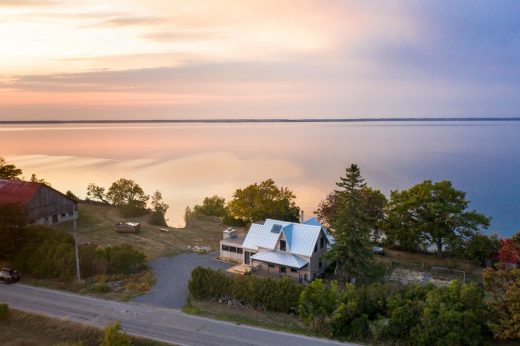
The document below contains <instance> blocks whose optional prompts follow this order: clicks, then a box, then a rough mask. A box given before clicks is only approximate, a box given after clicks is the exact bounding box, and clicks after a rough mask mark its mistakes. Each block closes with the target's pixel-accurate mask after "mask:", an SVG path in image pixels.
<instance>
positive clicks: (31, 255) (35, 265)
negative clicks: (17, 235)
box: [13, 226, 76, 281]
mask: <svg viewBox="0 0 520 346" xmlns="http://www.w3.org/2000/svg"><path fill="white" fill-rule="evenodd" d="M24 239H25V240H24V244H23V246H22V247H21V249H20V250H19V251H18V252H17V253H16V255H15V256H14V260H13V263H14V265H15V267H17V268H18V269H19V270H20V271H22V272H26V273H30V274H32V275H33V276H34V277H38V278H52V279H54V278H57V279H61V280H65V281H67V280H70V279H72V278H73V277H74V275H75V272H76V266H75V263H76V259H75V254H74V240H73V238H72V236H71V235H70V234H67V233H65V232H60V231H56V230H54V229H50V228H47V227H43V226H31V227H29V228H27V229H25V230H24Z"/></svg>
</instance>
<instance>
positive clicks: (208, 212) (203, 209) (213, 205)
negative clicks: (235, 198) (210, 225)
mask: <svg viewBox="0 0 520 346" xmlns="http://www.w3.org/2000/svg"><path fill="white" fill-rule="evenodd" d="M193 213H194V215H195V216H197V215H204V216H217V217H224V216H225V215H226V213H227V210H226V200H225V199H224V197H220V196H217V195H213V196H211V197H206V198H204V201H202V204H201V205H198V204H197V205H196V206H194V207H193Z"/></svg>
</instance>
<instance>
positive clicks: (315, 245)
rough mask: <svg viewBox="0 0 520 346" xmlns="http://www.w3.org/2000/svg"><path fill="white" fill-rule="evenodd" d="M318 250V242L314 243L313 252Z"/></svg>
mask: <svg viewBox="0 0 520 346" xmlns="http://www.w3.org/2000/svg"><path fill="white" fill-rule="evenodd" d="M316 251H318V243H316V244H314V252H316Z"/></svg>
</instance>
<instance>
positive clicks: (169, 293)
mask: <svg viewBox="0 0 520 346" xmlns="http://www.w3.org/2000/svg"><path fill="white" fill-rule="evenodd" d="M217 255H218V253H217V252H210V253H207V254H198V253H183V254H180V255H177V256H175V257H161V258H157V259H155V260H153V261H151V262H150V263H149V265H150V266H151V267H152V270H153V272H154V274H155V278H156V280H157V281H156V283H155V286H154V287H153V288H152V289H151V290H150V291H149V292H148V293H146V294H144V295H142V296H139V297H137V298H135V299H134V302H137V303H143V304H148V305H153V306H160V307H165V308H174V309H181V308H182V307H183V306H184V305H185V304H186V303H187V301H188V281H189V279H190V277H191V271H192V270H193V269H195V268H196V267H197V266H202V267H209V268H213V269H224V270H225V269H228V268H231V267H232V266H233V265H232V264H230V263H225V262H221V261H217V260H215V257H216V256H217Z"/></svg>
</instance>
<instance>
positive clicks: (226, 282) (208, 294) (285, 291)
mask: <svg viewBox="0 0 520 346" xmlns="http://www.w3.org/2000/svg"><path fill="white" fill-rule="evenodd" d="M188 289H189V292H190V295H191V297H192V298H194V299H219V298H221V297H230V298H234V299H237V300H239V301H242V302H244V303H245V304H248V305H250V306H253V307H257V308H263V309H266V310H269V311H277V312H289V311H290V310H291V308H294V307H296V306H297V304H298V297H299V295H300V292H301V286H300V285H298V284H297V283H296V282H294V280H291V279H289V278H282V279H273V278H259V277H256V276H251V275H246V276H238V275H237V276H233V277H231V276H229V275H227V274H225V273H224V272H222V271H216V270H212V269H209V268H202V267H197V268H195V269H194V270H193V271H192V273H191V278H190V281H189V283H188Z"/></svg>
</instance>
